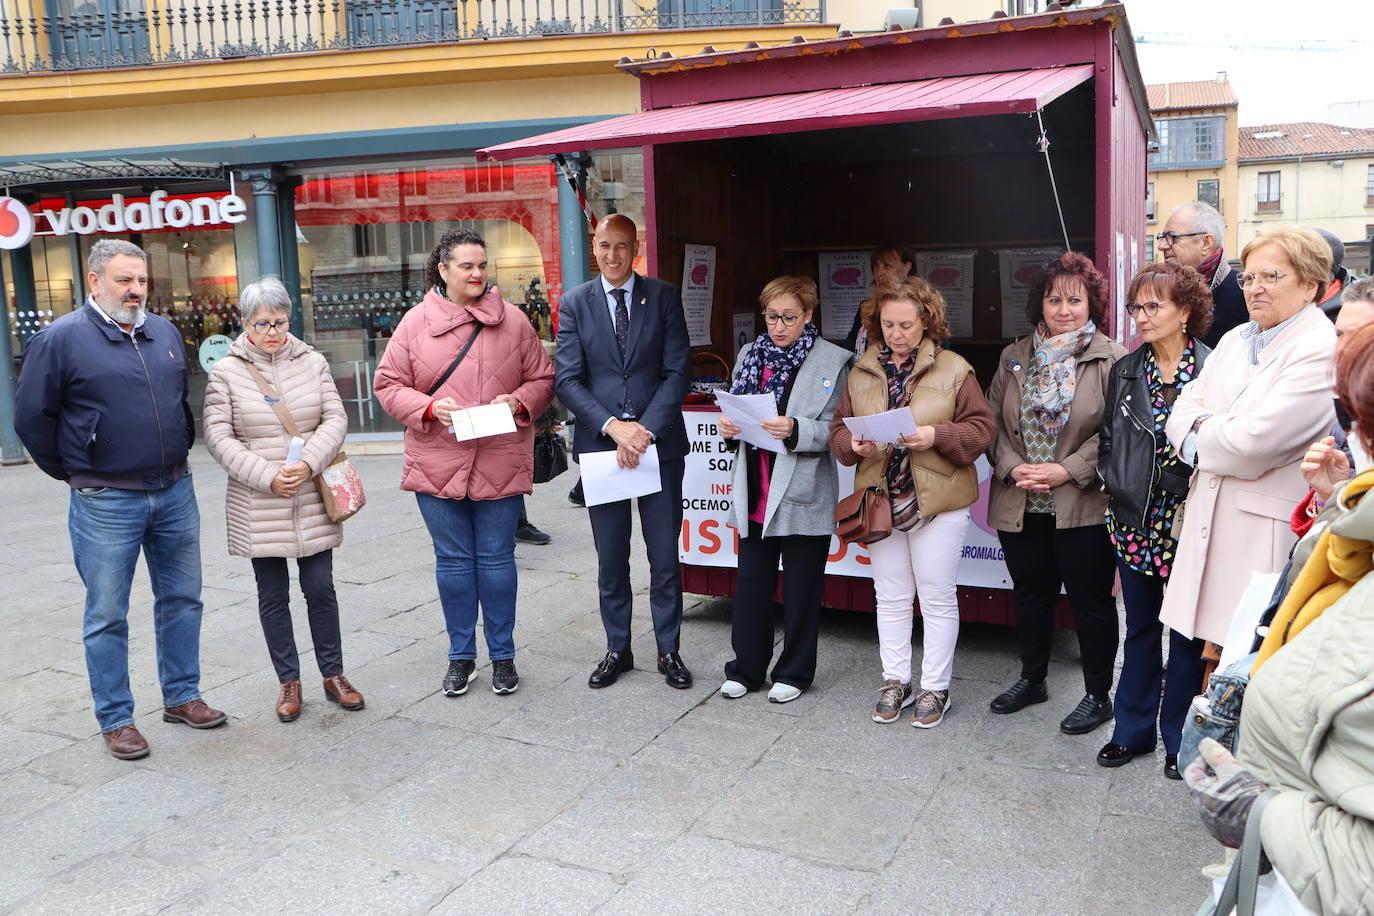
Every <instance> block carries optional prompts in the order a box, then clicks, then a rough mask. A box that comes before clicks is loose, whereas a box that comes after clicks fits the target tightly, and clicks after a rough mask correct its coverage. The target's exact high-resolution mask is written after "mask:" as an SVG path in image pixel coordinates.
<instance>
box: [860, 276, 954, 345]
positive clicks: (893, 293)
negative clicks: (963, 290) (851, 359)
mask: <svg viewBox="0 0 1374 916" xmlns="http://www.w3.org/2000/svg"><path fill="white" fill-rule="evenodd" d="M888 302H910V303H912V304H913V305H915V306H916V311H917V312H918V313H919V314H920V316H921V322H922V323H923V324H924V325H925V334H924V336H926V337H929V338H930V339H931V340H933V341H935V343H936V344H937V345H938V344H939V343H940V341H942V340H944V339H945V338H946V337H948V336H949V325H948V324H946V323H945V297H944V296H942V295H940V291H939V290H938V289H936V288H935V287H933V286H931V285H930V284H929V283H927V282H926V281H925V280H922V279H921V278H920V277H907V278H906V279H905V280H903V281H902V282H901V283H895V284H892V285H888V286H883V287H881V288H880V289H879V290H878V291H877V293H875V294H874V296H873V298H872V299H870V300H869V301H868V302H865V303H864V305H865V306H868V305H869V304H870V303H871V304H872V308H871V309H870V308H865V309H864V316H863V317H864V328H865V330H867V331H868V340H869V342H870V343H877V342H878V341H881V340H882V339H883V325H882V315H883V306H884V305H885V304H886V303H888Z"/></svg>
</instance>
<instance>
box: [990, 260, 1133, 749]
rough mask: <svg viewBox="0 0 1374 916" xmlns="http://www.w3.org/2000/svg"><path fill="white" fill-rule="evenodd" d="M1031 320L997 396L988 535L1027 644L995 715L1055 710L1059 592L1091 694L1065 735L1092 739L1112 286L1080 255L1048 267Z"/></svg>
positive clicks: (1108, 636)
mask: <svg viewBox="0 0 1374 916" xmlns="http://www.w3.org/2000/svg"><path fill="white" fill-rule="evenodd" d="M1026 313H1027V317H1029V318H1030V321H1031V325H1032V326H1033V327H1034V328H1035V331H1034V332H1033V333H1032V334H1031V335H1030V336H1029V337H1024V338H1022V339H1021V340H1018V341H1016V342H1015V343H1013V344H1011V345H1010V346H1008V347H1007V348H1006V349H1005V350H1003V351H1002V356H1001V360H1000V363H999V365H998V367H997V374H996V375H995V376H993V379H992V385H991V387H989V389H988V401H989V402H990V403H991V404H992V409H993V413H994V414H995V415H996V417H997V441H996V442H995V443H994V444H993V446H992V449H991V450H990V458H991V459H992V465H993V468H992V484H991V490H990V492H989V495H988V524H989V525H990V526H991V527H993V528H995V529H996V530H997V532H998V538H999V540H1001V542H1002V551H1003V554H1004V556H1005V559H1006V563H1007V570H1008V571H1009V572H1010V573H1011V579H1012V590H1013V592H1014V593H1015V597H1016V633H1017V637H1018V639H1019V640H1020V643H1021V677H1020V678H1019V679H1018V680H1017V681H1016V683H1014V684H1012V685H1011V687H1009V688H1008V689H1007V690H1006V691H1005V692H1003V693H1002V694H1000V695H999V696H998V697H997V698H996V699H994V700H993V701H992V704H991V708H992V711H993V712H995V713H1013V712H1018V711H1020V710H1022V709H1025V708H1026V707H1027V706H1029V705H1031V704H1032V703H1043V702H1045V701H1046V700H1048V699H1049V692H1048V691H1047V690H1046V688H1045V676H1046V675H1047V674H1048V673H1049V664H1050V646H1051V643H1052V642H1053V639H1054V615H1055V607H1056V606H1057V605H1058V604H1059V590H1060V587H1061V586H1062V587H1063V588H1064V590H1065V591H1067V592H1068V595H1069V602H1070V604H1072V606H1073V616H1074V626H1075V629H1077V631H1078V647H1079V654H1080V655H1081V657H1082V664H1083V683H1084V686H1085V687H1086V689H1087V692H1086V694H1085V695H1084V697H1083V699H1082V700H1081V701H1080V702H1079V703H1078V706H1077V707H1075V708H1074V710H1073V711H1072V712H1071V713H1069V715H1068V716H1067V717H1066V718H1065V719H1064V721H1063V722H1061V723H1060V726H1059V727H1060V729H1061V730H1062V731H1064V732H1065V733H1066V734H1070V735H1083V734H1087V733H1088V732H1090V731H1092V730H1093V729H1095V728H1097V727H1098V726H1100V725H1102V724H1103V723H1104V722H1106V721H1107V720H1108V719H1110V718H1111V717H1112V701H1111V689H1112V665H1113V663H1114V662H1115V661H1116V644H1117V636H1118V627H1117V618H1116V602H1115V601H1114V600H1113V598H1112V582H1113V580H1114V579H1115V574H1116V560H1115V555H1114V552H1113V550H1112V542H1111V539H1110V538H1109V537H1108V535H1107V497H1106V494H1104V493H1103V492H1102V489H1101V487H1100V486H1099V483H1098V478H1097V445H1098V431H1099V430H1100V429H1101V427H1102V414H1103V411H1104V409H1105V405H1106V391H1107V378H1108V376H1109V375H1110V374H1111V369H1112V366H1113V364H1115V363H1116V361H1117V360H1118V359H1120V358H1121V357H1122V356H1124V355H1126V351H1125V350H1123V349H1122V348H1121V347H1120V346H1119V345H1118V344H1116V343H1114V342H1113V341H1112V340H1111V339H1110V338H1108V337H1106V336H1105V335H1104V334H1103V333H1102V331H1101V330H1100V328H1101V327H1102V325H1103V322H1104V320H1105V318H1106V314H1107V281H1106V280H1105V279H1104V278H1103V276H1102V274H1101V273H1099V272H1098V270H1097V268H1096V267H1094V266H1093V262H1092V261H1091V260H1089V259H1088V258H1087V257H1086V256H1085V255H1082V254H1079V253H1078V252H1075V251H1070V252H1066V253H1065V254H1063V255H1060V256H1059V257H1058V258H1056V259H1055V260H1053V261H1051V262H1050V263H1049V264H1047V265H1046V266H1045V269H1044V271H1043V272H1042V273H1041V275H1040V277H1039V278H1038V280H1037V281H1036V283H1035V284H1033V285H1032V287H1031V289H1030V296H1029V298H1028V300H1027V302H1026Z"/></svg>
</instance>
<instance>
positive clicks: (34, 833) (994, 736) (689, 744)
mask: <svg viewBox="0 0 1374 916" xmlns="http://www.w3.org/2000/svg"><path fill="white" fill-rule="evenodd" d="M356 460H357V464H358V466H359V468H360V470H361V471H362V474H363V476H364V480H365V483H366V486H367V488H368V496H369V506H368V508H367V509H366V510H365V512H364V513H363V514H362V515H360V516H359V517H358V518H357V519H354V520H351V521H349V523H348V524H347V526H346V529H345V530H346V535H345V543H344V546H343V547H342V548H340V550H339V551H338V552H337V554H336V557H335V569H336V573H337V589H338V594H339V598H340V603H341V607H342V622H343V628H344V658H345V664H346V669H347V673H348V674H349V676H350V678H351V679H352V680H353V682H354V683H355V684H356V685H357V686H358V687H359V689H361V690H362V691H363V693H364V695H365V696H366V697H367V706H366V708H365V709H363V710H361V711H357V712H346V711H344V710H341V709H339V708H338V707H336V706H333V705H331V704H329V703H327V702H325V700H324V698H323V696H322V694H321V690H320V684H319V677H318V671H317V669H316V666H315V660H314V653H313V650H312V647H311V645H310V640H309V626H308V623H307V620H306V615H305V611H304V606H303V602H302V601H300V599H299V594H298V590H297V589H294V588H293V593H294V604H293V626H294V628H295V632H296V637H297V644H298V649H299V652H300V655H301V669H302V673H303V681H304V687H305V701H306V703H305V709H304V711H303V714H302V716H301V718H300V719H299V720H298V721H296V722H294V723H291V724H282V723H279V722H278V721H277V720H276V718H275V715H274V714H273V710H272V706H273V703H274V701H275V699H276V693H277V683H276V677H275V675H274V673H273V671H272V669H271V665H270V662H269V659H268V655H267V650H266V646H265V644H264V642H263V638H262V632H261V628H260V625H259V623H258V619H257V600H256V587H255V583H254V578H253V575H252V570H251V567H250V566H249V564H248V563H247V561H245V560H243V559H240V558H231V557H229V556H227V554H226V552H225V548H224V518H223V494H224V477H223V473H222V472H221V471H220V470H219V469H218V468H217V467H216V466H215V465H214V464H213V463H212V462H210V461H209V460H208V458H207V456H206V455H205V453H204V452H203V450H201V449H197V450H196V451H195V452H193V457H192V461H193V465H194V468H195V478H194V479H195V481H196V487H197V492H198V498H199V500H200V505H201V515H202V553H203V557H204V563H205V583H206V588H205V593H204V599H205V608H206V610H205V616H204V620H203V625H202V631H201V633H202V659H203V663H204V664H203V682H202V689H203V691H204V694H205V696H206V699H207V700H208V701H209V702H210V703H212V704H213V705H217V706H219V707H220V708H222V709H224V710H225V711H226V712H228V713H229V714H230V716H231V719H230V721H229V723H228V724H227V725H226V726H225V727H223V728H221V729H216V730H213V731H210V732H196V731H193V730H191V729H187V728H185V727H184V726H180V725H172V724H167V723H164V722H162V720H161V715H160V710H159V708H158V704H159V703H160V689H159V687H158V684H157V677H156V654H155V640H154V638H153V628H152V619H151V590H150V588H149V585H148V581H147V576H146V572H145V571H144V570H142V569H140V570H139V572H138V575H137V576H136V578H135V583H134V588H133V597H132V610H131V613H130V635H131V640H130V653H131V659H130V667H131V681H132V684H133V689H134V693H135V701H136V713H135V714H136V717H137V721H138V725H139V727H140V729H142V730H143V732H144V734H145V735H146V736H147V737H148V739H149V741H150V743H151V744H152V748H153V752H152V755H151V756H150V757H148V758H146V759H144V760H141V761H134V762H125V761H116V760H114V759H112V758H110V757H109V756H108V755H107V754H106V753H105V751H104V745H103V741H102V740H101V739H100V737H99V736H98V734H97V731H98V730H97V727H96V724H95V720H94V717H93V716H92V714H91V700H90V695H89V691H88V688H87V681H86V674H85V657H84V652H83V649H82V645H81V638H80V631H81V616H82V606H83V600H84V593H83V592H82V590H81V584H80V579H79V577H78V576H77V575H76V573H75V570H74V569H73V568H72V566H71V559H70V556H71V555H70V545H69V542H68V540H67V536H66V531H65V526H64V521H65V517H66V504H67V495H66V492H65V491H64V490H63V488H62V487H61V486H60V485H57V484H55V483H54V482H52V481H49V480H47V479H46V478H44V477H43V476H42V475H41V474H40V473H39V472H38V471H37V470H36V469H34V468H32V467H19V468H3V469H0V505H5V506H6V507H7V513H6V524H5V526H3V529H2V530H0V577H3V580H4V586H5V587H4V588H3V589H0V632H2V633H4V639H0V863H3V864H0V910H3V911H9V910H15V911H17V912H23V913H99V914H105V913H125V912H127V913H169V914H182V913H216V914H218V913H251V914H258V913H289V914H298V913H329V914H336V913H351V912H366V913H368V914H391V913H407V914H408V913H417V914H420V913H458V912H469V911H479V912H489V913H529V912H539V913H555V914H556V913H617V914H618V913H631V914H640V913H654V914H671V913H691V914H700V913H730V914H738V913H750V914H756V913H758V914H766V913H786V914H805V913H819V914H827V916H829V914H835V913H841V914H843V913H858V912H862V913H873V914H886V913H940V912H951V913H960V914H965V913H998V914H1004V913H1035V912H1053V913H1065V914H1067V913H1108V912H1109V913H1112V914H1113V916H1117V914H1123V916H1130V914H1149V916H1156V914H1173V913H1178V914H1191V913H1192V912H1194V911H1195V910H1196V907H1197V904H1198V903H1199V901H1200V900H1201V899H1202V898H1203V897H1204V896H1205V894H1206V885H1205V882H1204V881H1203V880H1202V879H1201V878H1200V877H1199V875H1198V869H1199V868H1200V867H1201V866H1202V865H1204V864H1206V863H1208V862H1212V861H1215V860H1217V859H1219V858H1220V850H1219V847H1217V846H1216V844H1215V843H1213V842H1212V841H1211V839H1210V838H1209V837H1207V836H1206V834H1205V833H1204V832H1203V831H1202V829H1201V827H1200V825H1199V823H1198V822H1197V819H1196V816H1195V815H1194V814H1193V812H1192V808H1191V803H1190V801H1189V799H1188V797H1187V793H1186V790H1184V789H1183V787H1182V786H1181V785H1180V784H1178V783H1171V782H1167V781H1165V780H1164V779H1163V778H1162V775H1161V773H1160V766H1161V764H1162V758H1161V756H1160V755H1159V754H1156V756H1155V758H1154V759H1148V758H1146V759H1141V760H1138V761H1135V762H1133V763H1132V764H1130V765H1128V766H1126V767H1123V768H1121V769H1119V770H1110V771H1109V770H1104V769H1102V768H1100V767H1097V766H1096V765H1095V763H1094V762H1093V755H1094V754H1095V753H1096V750H1097V748H1098V747H1100V746H1101V744H1102V743H1103V742H1104V741H1106V740H1107V738H1108V730H1107V729H1105V728H1104V729H1102V730H1100V731H1099V732H1096V733H1094V734H1092V735H1089V736H1083V737H1078V738H1071V737H1069V736H1065V735H1062V734H1060V733H1059V731H1058V723H1059V720H1060V718H1062V717H1063V715H1064V714H1065V713H1067V712H1068V711H1069V710H1070V709H1071V708H1072V707H1073V705H1074V704H1075V703H1076V702H1077V700H1078V697H1079V696H1081V694H1082V682H1081V677H1080V675H1079V671H1078V664H1077V646H1076V643H1075V641H1074V640H1073V638H1072V637H1071V636H1070V635H1065V634H1061V635H1060V636H1059V637H1058V638H1057V639H1056V642H1055V651H1054V662H1053V664H1052V671H1051V680H1050V691H1051V701H1050V702H1049V703H1047V704H1044V705H1042V706H1038V707H1033V708H1031V709H1029V710H1026V711H1025V712H1023V713H1020V714H1018V715H1014V716H1009V717H1003V716H995V715H992V714H991V713H990V712H988V710H987V702H988V700H990V699H991V697H992V696H993V695H995V694H996V693H997V692H998V691H999V690H1000V689H1002V688H1003V687H1005V686H1006V685H1007V684H1008V683H1010V681H1011V680H1012V679H1014V677H1015V676H1016V673H1017V671H1018V667H1019V662H1018V661H1017V658H1016V644H1015V639H1014V635H1013V634H1012V633H1011V631H1009V630H1006V629H1003V628H998V627H988V626H972V625H970V626H966V627H965V628H964V629H963V632H962V633H961V636H960V643H959V650H958V655H957V656H956V659H955V681H954V684H953V685H952V690H953V694H954V703H955V705H954V708H953V710H952V711H951V714H950V716H949V718H948V720H947V721H946V722H945V723H944V724H943V725H942V726H940V727H939V728H937V729H934V730H930V731H918V730H916V729H912V728H911V727H910V726H909V725H908V724H906V722H905V721H903V722H901V723H898V724H894V725H888V726H878V725H875V724H873V723H872V722H871V721H869V714H870V711H871V709H872V705H873V702H874V699H875V697H876V691H877V687H878V685H879V681H880V679H881V678H880V670H881V666H880V664H879V662H878V653H877V641H876V634H875V632H874V628H873V621H872V618H871V616H869V615H866V614H855V613H851V612H844V611H827V612H825V614H824V615H823V618H822V635H821V644H820V652H819V664H818V670H817V676H816V683H815V685H814V687H813V688H812V689H811V690H810V691H808V692H807V693H806V694H804V695H803V696H802V698H801V699H799V700H797V701H796V702H794V703H789V704H785V705H778V704H771V703H768V702H767V700H766V697H765V695H764V693H763V692H758V693H754V694H751V695H749V696H748V697H746V698H744V699H741V700H737V701H732V700H727V699H726V698H724V697H722V696H721V695H720V694H719V693H718V692H717V688H718V687H719V685H720V682H721V680H722V679H723V671H722V669H723V666H724V664H725V662H726V661H727V660H728V659H729V658H730V657H731V649H730V614H731V603H730V601H729V600H728V599H718V598H702V597H700V596H690V595H689V596H687V599H686V602H685V604H686V610H685V615H684V619H685V622H684V627H683V636H682V647H681V650H682V654H683V657H684V658H685V659H686V661H687V663H688V665H689V666H690V667H691V668H692V670H693V671H694V673H695V676H696V683H695V685H694V686H693V687H692V688H691V689H690V690H686V691H676V690H672V689H670V688H668V687H667V686H666V685H665V684H664V683H663V681H662V678H661V677H660V676H659V675H657V674H656V673H655V671H654V662H655V654H656V645H655V641H654V638H653V628H652V622H651V618H650V615H649V607H648V596H647V591H648V567H647V563H646V561H645V558H644V555H643V550H642V549H641V548H638V547H637V548H635V549H634V550H633V551H632V559H631V567H632V576H633V581H634V584H635V590H634V591H635V599H634V600H635V617H634V622H633V627H632V633H633V648H634V652H635V656H636V670H635V671H633V672H631V673H629V674H627V675H625V676H624V677H623V678H622V679H621V680H620V682H619V683H617V684H616V685H614V686H613V687H610V688H608V689H606V690H602V691H592V690H589V689H588V688H587V686H586V679H587V676H588V674H590V672H591V670H592V668H593V666H594V665H595V664H596V662H597V661H598V660H599V659H600V657H601V655H602V654H603V653H604V651H605V648H606V646H605V635H604V632H603V631H602V628H601V623H600V617H599V614H598V612H597V608H596V572H595V570H596V564H595V556H594V553H593V550H592V546H591V538H590V532H589V529H588V527H587V519H586V513H585V512H583V511H582V510H579V509H576V508H574V507H572V506H570V505H569V504H568V503H567V501H566V493H567V489H568V487H570V486H571V485H572V483H573V480H574V476H573V475H571V474H570V475H565V476H564V477H563V478H560V480H558V481H557V482H555V483H554V484H552V485H550V486H547V487H541V488H539V490H538V492H536V493H535V495H534V496H533V497H531V498H530V499H529V500H528V508H529V515H530V518H531V519H532V520H533V521H534V523H535V524H536V525H538V526H539V527H541V528H542V529H544V530H545V531H547V532H548V533H550V534H551V535H553V537H554V539H555V540H554V543H553V544H552V545H550V546H547V547H534V546H530V545H523V544H522V545H519V547H518V548H517V551H516V557H517V565H518V567H519V570H520V577H521V592H520V603H519V612H518V617H517V628H516V643H517V659H516V661H517V665H518V667H519V670H520V673H521V678H522V682H521V688H520V690H519V692H517V693H516V694H513V695H511V696H505V697H498V696H495V695H493V694H492V693H491V690H490V667H489V663H488V661H487V659H486V657H485V647H484V646H483V640H482V637H481V633H480V628H479V635H478V643H479V646H482V648H481V649H480V654H481V656H482V657H481V658H479V662H478V664H479V669H478V677H477V679H476V680H475V682H474V684H473V687H472V689H471V690H470V691H469V693H468V694H467V695H466V696H463V697H458V698H449V697H445V696H443V695H442V694H441V693H440V690H439V686H440V680H441V678H442V676H443V673H444V669H445V668H446V666H447V639H446V636H445V632H444V622H443V615H442V612H441V610H440V607H439V603H438V600H437V594H436V590H435V584H434V571H433V559H432V552H431V547H430V544H429V540H428V535H427V533H426V532H425V529H424V526H423V523H422V522H421V520H420V517H419V513H418V511H417V509H416V507H415V500H414V497H413V496H412V495H410V494H408V493H403V492H401V491H399V490H398V489H397V487H396V481H397V479H398V475H399V466H400V459H399V457H397V456H378V457H372V456H365V457H361V458H358V459H356ZM11 508H12V509H13V510H14V511H12V512H11V511H9V510H10V509H11ZM777 638H781V631H780V630H779V631H777ZM913 638H914V640H915V642H916V646H915V660H914V661H915V664H916V666H917V667H919V664H920V631H919V625H918V627H917V630H916V633H915V634H914V636H913Z"/></svg>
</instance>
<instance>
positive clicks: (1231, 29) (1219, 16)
mask: <svg viewBox="0 0 1374 916" xmlns="http://www.w3.org/2000/svg"><path fill="white" fill-rule="evenodd" d="M1125 3H1126V14H1127V17H1128V18H1129V19H1130V22H1131V31H1132V32H1134V33H1135V37H1136V42H1137V48H1138V49H1139V54H1140V67H1141V70H1142V71H1143V72H1144V74H1145V81H1146V82H1147V83H1167V82H1180V81H1184V80H1199V79H1209V78H1213V77H1215V76H1216V73H1217V71H1218V70H1225V71H1226V73H1227V76H1228V78H1229V79H1230V80H1231V85H1232V86H1233V87H1234V88H1235V90H1236V95H1237V96H1238V97H1239V99H1240V123H1241V125H1242V126H1250V125H1255V124H1270V123H1275V122H1282V121H1327V120H1329V119H1328V116H1327V106H1328V105H1329V104H1330V103H1332V102H1344V101H1350V100H1354V99H1370V100H1374V0H1125ZM1368 126H1371V127H1374V123H1371V124H1369V125H1368Z"/></svg>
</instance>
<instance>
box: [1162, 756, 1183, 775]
mask: <svg viewBox="0 0 1374 916" xmlns="http://www.w3.org/2000/svg"><path fill="white" fill-rule="evenodd" d="M1164 778H1165V779H1182V778H1183V774H1182V773H1180V772H1179V771H1178V755H1177V754H1165V755H1164Z"/></svg>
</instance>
